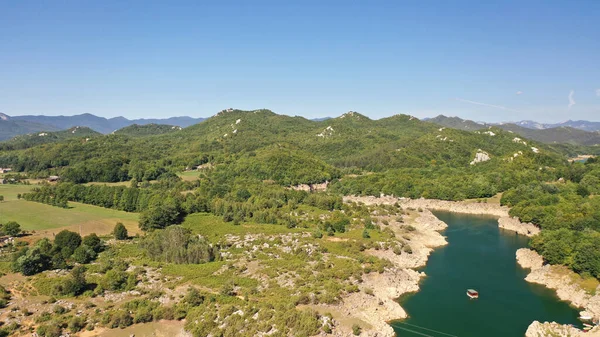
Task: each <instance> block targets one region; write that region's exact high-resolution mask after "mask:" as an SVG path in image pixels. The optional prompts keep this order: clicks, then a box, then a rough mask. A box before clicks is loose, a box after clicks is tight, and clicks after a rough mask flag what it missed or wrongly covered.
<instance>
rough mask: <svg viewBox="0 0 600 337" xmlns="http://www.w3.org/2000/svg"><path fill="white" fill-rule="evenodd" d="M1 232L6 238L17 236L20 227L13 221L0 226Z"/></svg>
mask: <svg viewBox="0 0 600 337" xmlns="http://www.w3.org/2000/svg"><path fill="white" fill-rule="evenodd" d="M2 231H3V232H4V234H6V235H8V236H17V235H19V234H20V233H21V225H19V224H18V223H17V222H15V221H9V222H7V223H5V224H4V226H2Z"/></svg>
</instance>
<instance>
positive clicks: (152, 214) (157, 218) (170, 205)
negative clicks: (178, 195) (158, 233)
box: [139, 202, 180, 231]
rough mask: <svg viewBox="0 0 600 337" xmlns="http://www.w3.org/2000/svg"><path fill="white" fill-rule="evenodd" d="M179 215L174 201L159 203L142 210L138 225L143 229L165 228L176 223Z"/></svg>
mask: <svg viewBox="0 0 600 337" xmlns="http://www.w3.org/2000/svg"><path fill="white" fill-rule="evenodd" d="M179 216H180V213H179V210H178V209H177V205H176V204H175V203H174V202H164V203H159V204H157V205H154V206H151V207H149V208H148V209H147V210H145V211H144V212H142V214H141V215H140V223H139V226H140V228H141V229H142V230H144V231H148V230H152V229H160V228H165V227H167V226H169V225H173V224H175V223H177V222H178V218H179Z"/></svg>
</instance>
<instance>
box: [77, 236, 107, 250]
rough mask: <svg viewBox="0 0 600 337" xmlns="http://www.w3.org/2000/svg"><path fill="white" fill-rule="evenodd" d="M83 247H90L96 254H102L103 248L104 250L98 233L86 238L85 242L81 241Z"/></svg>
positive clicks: (84, 238)
mask: <svg viewBox="0 0 600 337" xmlns="http://www.w3.org/2000/svg"><path fill="white" fill-rule="evenodd" d="M81 245H82V246H88V247H90V248H91V249H92V250H94V252H96V253H100V252H101V251H102V248H104V247H103V244H102V240H100V238H99V237H98V235H96V233H92V234H90V235H86V236H84V237H83V240H82V241H81Z"/></svg>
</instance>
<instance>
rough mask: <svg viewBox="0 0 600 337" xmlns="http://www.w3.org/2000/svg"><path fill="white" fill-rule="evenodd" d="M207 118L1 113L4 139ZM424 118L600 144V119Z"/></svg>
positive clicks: (175, 123)
mask: <svg viewBox="0 0 600 337" xmlns="http://www.w3.org/2000/svg"><path fill="white" fill-rule="evenodd" d="M328 119H330V118H329V117H324V118H315V119H313V121H325V120H328ZM204 120H205V118H193V117H187V116H181V117H170V118H164V119H131V120H130V119H127V118H125V117H113V118H104V117H99V116H95V115H92V114H88V113H86V114H80V115H73V116H42V115H24V116H12V117H11V116H8V115H6V114H2V113H0V141H2V140H7V139H11V138H13V137H15V136H19V135H25V134H37V133H39V132H56V131H61V130H67V129H70V128H73V127H76V126H79V127H86V128H89V129H91V130H93V131H96V132H99V133H102V134H108V133H112V132H115V131H117V130H120V129H123V128H126V127H129V126H136V125H137V126H142V125H155V126H153V127H150V128H144V129H128V130H126V131H125V132H127V133H131V132H133V133H137V134H140V133H145V132H149V133H157V132H158V133H163V132H169V131H172V130H175V128H174V127H181V128H185V127H188V126H191V125H194V124H197V123H200V122H202V121H204ZM423 120H424V121H427V122H431V123H435V124H438V125H442V126H445V127H449V128H454V129H459V130H466V131H474V130H480V129H485V128H489V127H492V126H494V127H498V128H502V129H504V130H508V131H511V132H514V133H516V134H518V135H520V136H523V137H525V138H530V139H533V140H537V141H540V142H543V143H548V144H554V143H567V144H573V145H597V144H600V122H590V121H584V120H577V121H572V120H568V121H566V122H562V123H554V124H548V123H538V122H535V121H531V120H523V121H519V122H514V123H486V122H475V121H471V120H466V119H461V118H459V117H447V116H444V115H439V116H437V117H434V118H424V119H423ZM157 125H164V127H162V128H161V127H159V126H157ZM167 125H168V126H167ZM159 130H160V131H159ZM50 138H52V137H48V140H49V139H50ZM59 138H62V137H59ZM21 141H22V140H21Z"/></svg>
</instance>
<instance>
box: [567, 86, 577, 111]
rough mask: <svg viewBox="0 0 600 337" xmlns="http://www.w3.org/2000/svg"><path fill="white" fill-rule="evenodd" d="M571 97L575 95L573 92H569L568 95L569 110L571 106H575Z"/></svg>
mask: <svg viewBox="0 0 600 337" xmlns="http://www.w3.org/2000/svg"><path fill="white" fill-rule="evenodd" d="M573 95H575V90H571V92H570V93H569V109H571V107H572V106H573V105H575V104H577V103H576V102H575V99H574V98H573Z"/></svg>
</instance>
